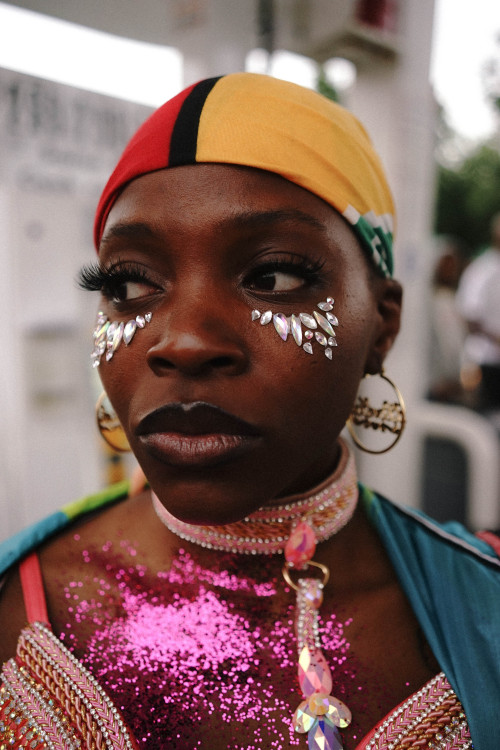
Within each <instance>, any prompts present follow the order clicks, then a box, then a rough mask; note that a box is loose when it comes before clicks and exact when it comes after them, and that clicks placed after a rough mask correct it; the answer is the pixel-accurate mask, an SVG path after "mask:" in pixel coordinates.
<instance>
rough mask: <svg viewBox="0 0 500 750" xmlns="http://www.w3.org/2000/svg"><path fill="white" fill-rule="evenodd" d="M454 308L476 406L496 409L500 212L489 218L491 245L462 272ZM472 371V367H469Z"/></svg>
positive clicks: (499, 401)
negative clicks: (463, 330)
mask: <svg viewBox="0 0 500 750" xmlns="http://www.w3.org/2000/svg"><path fill="white" fill-rule="evenodd" d="M457 309H458V311H459V312H460V314H461V315H462V317H463V319H464V321H465V322H466V325H467V331H468V333H467V337H466V340H465V344H464V350H463V359H464V361H463V367H464V368H465V370H469V371H470V370H471V368H476V370H477V373H478V374H477V380H478V381H479V386H478V395H477V403H476V406H477V408H478V410H479V411H482V412H495V411H498V410H500V213H499V214H496V215H495V216H494V217H493V219H492V221H491V245H490V247H488V248H487V249H486V250H485V251H484V252H483V253H481V255H479V256H478V257H477V258H475V259H474V260H473V261H472V262H471V263H470V264H469V265H468V266H467V268H466V269H465V271H464V272H463V274H462V277H461V280H460V283H459V286H458V291H457ZM472 371H473V370H472Z"/></svg>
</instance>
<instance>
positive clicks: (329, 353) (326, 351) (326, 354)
mask: <svg viewBox="0 0 500 750" xmlns="http://www.w3.org/2000/svg"><path fill="white" fill-rule="evenodd" d="M325 357H328V359H331V358H332V357H333V352H332V350H331V349H330V348H329V347H327V348H326V349H325Z"/></svg>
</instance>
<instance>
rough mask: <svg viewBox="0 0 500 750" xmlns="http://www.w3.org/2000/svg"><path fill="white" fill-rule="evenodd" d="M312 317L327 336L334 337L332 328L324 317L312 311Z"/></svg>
mask: <svg viewBox="0 0 500 750" xmlns="http://www.w3.org/2000/svg"><path fill="white" fill-rule="evenodd" d="M314 317H315V318H316V320H317V321H318V323H319V324H320V326H321V328H322V329H323V330H324V331H326V333H327V334H328V335H329V336H335V331H334V330H333V328H332V326H331V325H330V322H329V321H328V320H327V319H326V318H325V316H324V315H321V313H319V312H316V310H315V311H314Z"/></svg>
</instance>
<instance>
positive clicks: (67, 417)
mask: <svg viewBox="0 0 500 750" xmlns="http://www.w3.org/2000/svg"><path fill="white" fill-rule="evenodd" d="M237 70H251V71H254V72H265V73H269V74H271V75H274V76H277V77H280V78H286V79H289V80H293V81H296V82H298V83H301V84H303V85H306V86H310V87H312V88H316V89H317V90H319V91H321V92H322V93H324V94H326V95H327V96H330V97H332V98H334V99H336V100H339V101H340V102H341V103H342V104H344V105H345V106H347V107H348V108H349V109H351V110H352V111H353V112H354V113H355V114H357V115H358V116H359V117H360V118H361V120H362V121H363V122H364V124H365V125H366V127H367V129H368V130H369V132H370V134H371V136H372V138H373V140H374V142H375V145H376V147H377V149H378V151H379V153H380V154H381V156H382V159H383V161H384V163H385V166H386V169H387V171H388V174H389V178H390V182H391V185H392V187H393V190H394V193H395V197H396V203H397V209H398V229H397V243H396V276H397V277H398V278H399V279H400V280H401V282H402V283H403V285H404V287H405V308H404V320H403V329H402V332H401V335H400V338H399V340H398V343H397V346H396V348H395V350H394V352H393V353H392V354H391V356H390V359H389V361H388V362H387V366H386V371H387V374H388V375H390V377H391V378H393V379H394V380H395V381H396V383H397V384H398V386H399V387H400V389H401V390H402V392H403V394H404V397H405V400H406V403H407V409H408V415H407V419H408V426H407V429H406V432H405V435H404V437H403V438H402V440H401V441H399V442H398V445H397V446H396V447H395V448H394V450H392V451H391V452H390V453H389V454H386V455H384V456H367V455H366V454H359V456H358V459H359V466H360V476H361V479H362V480H363V481H365V482H367V483H368V484H370V485H372V486H373V487H375V488H376V489H378V490H379V491H381V492H382V493H384V494H386V495H388V496H390V497H391V498H392V499H394V500H395V501H397V502H400V503H403V504H409V505H412V506H416V507H421V508H423V509H424V510H426V511H427V512H429V513H430V514H431V515H433V516H434V517H437V518H439V519H440V520H447V519H449V518H457V519H459V520H461V521H463V522H464V523H466V524H467V525H468V526H469V527H471V528H473V529H479V528H490V529H498V528H499V527H500V481H499V434H500V400H499V399H498V391H499V390H500V387H499V386H500V349H499V348H500V270H499V264H500V261H499V260H498V258H500V222H497V225H498V226H497V228H496V230H495V226H494V225H495V221H494V218H495V217H496V216H497V214H500V130H499V127H500V119H499V118H500V5H499V4H498V0H476V2H474V3H473V4H471V3H470V2H468V0H141V2H140V3H139V2H137V0H85V2H83V3H82V2H81V1H80V0H64V1H63V0H26V1H25V2H24V1H19V2H0V166H1V169H0V239H1V241H0V254H1V269H2V272H1V273H0V317H1V319H2V320H3V321H4V332H3V336H2V338H3V340H4V346H3V349H2V355H1V356H2V366H1V368H0V377H1V379H2V380H1V389H0V394H1V395H0V398H1V404H0V406H1V412H0V413H1V417H2V418H1V421H0V539H2V538H5V537H7V536H9V535H10V534H12V533H14V532H15V531H17V530H19V529H20V528H21V527H23V526H25V525H26V524H28V523H31V522H32V521H35V520H37V519H39V518H41V517H43V516H44V515H46V514H47V513H50V512H51V511H53V510H55V509H57V508H58V507H60V506H61V505H63V504H65V503H67V502H69V501H71V500H73V499H75V498H78V497H80V496H82V495H85V494H87V493H91V492H93V491H95V490H97V489H99V488H100V487H103V486H105V485H106V484H108V483H109V482H111V481H115V480H118V479H120V478H122V477H124V476H128V475H129V474H130V472H131V471H133V468H134V466H133V463H132V462H131V459H130V458H127V457H125V458H124V457H122V456H118V455H115V454H112V453H111V452H110V451H108V449H107V448H106V446H105V444H104V443H103V442H102V441H101V439H100V438H99V436H98V434H97V430H96V428H95V416H94V404H95V401H96V399H97V397H98V395H99V393H100V386H99V380H98V377H97V374H96V371H95V370H93V369H92V368H91V366H90V357H89V355H90V351H91V349H92V346H91V331H92V329H93V324H94V319H95V312H96V300H95V298H94V297H92V296H91V295H88V294H87V295H85V294H84V293H83V292H80V291H79V289H78V288H77V285H76V282H75V278H76V275H77V272H78V270H79V268H80V266H81V265H82V264H83V263H85V262H88V261H89V260H92V259H93V258H94V251H93V247H92V239H91V231H92V219H93V212H94V209H95V205H96V203H97V200H98V197H99V194H100V192H101V189H102V187H103V185H104V183H105V181H106V179H107V177H108V175H109V173H110V171H111V169H112V167H113V166H114V163H115V161H116V159H117V158H118V156H119V154H120V153H121V151H122V149H123V147H124V145H125V143H126V141H127V140H128V138H129V137H130V135H131V134H132V133H133V132H134V130H135V129H136V128H137V126H138V125H139V124H140V123H141V122H142V121H143V120H144V119H145V118H146V117H147V115H148V114H149V112H150V111H151V108H152V107H155V106H157V105H159V104H161V103H162V102H163V101H165V100H166V99H168V98H169V97H170V96H172V95H174V94H175V93H177V92H178V91H179V90H181V89H182V88H183V87H184V86H186V85H188V84H190V83H192V82H194V81H196V80H198V79H200V78H204V77H207V76H213V75H220V74H223V73H228V72H232V71H237ZM492 222H493V224H492ZM492 227H493V228H492ZM497 235H498V236H497ZM476 258H479V259H480V260H481V263H482V271H481V269H480V270H479V272H477V271H474V270H471V269H472V264H473V262H474V261H475V259H476ZM485 259H486V260H485ZM486 261H487V262H488V263H489V264H490V265H489V266H487V267H486V265H485V264H486ZM474 268H475V266H474ZM485 268H486V270H485ZM478 273H479V275H481V273H482V274H483V277H484V276H485V277H486V286H488V284H489V288H488V289H487V290H486V291H485V287H480V288H478V282H477V275H478ZM469 277H475V278H472V280H471V278H469ZM466 279H467V280H468V282H467V283H468V284H469V286H472V287H473V289H472V291H470V290H469V289H467V288H465V287H466V284H465V281H466ZM474 283H475V286H474ZM478 289H479V290H478ZM457 290H458V291H457ZM474 294H475V297H474ZM486 302H488V305H489V307H488V308H487V309H486V311H485V310H483V308H484V306H485V305H486ZM495 306H496V307H495ZM479 307H481V311H479ZM481 316H482V317H481ZM471 335H472V337H475V342H476V343H475V344H474V341H472V342H471ZM481 341H482V344H483V348H482V349H481V346H480V342H481ZM478 342H479V348H478ZM485 347H486V348H487V349H488V351H487V354H486V355H485V354H484V349H485ZM488 347H489V348H488ZM486 386H487V387H488V388H487V391H485V387H486Z"/></svg>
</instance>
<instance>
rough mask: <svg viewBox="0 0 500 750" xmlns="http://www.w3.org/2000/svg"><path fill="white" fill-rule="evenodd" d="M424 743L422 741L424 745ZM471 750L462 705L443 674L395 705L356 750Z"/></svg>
mask: <svg viewBox="0 0 500 750" xmlns="http://www.w3.org/2000/svg"><path fill="white" fill-rule="evenodd" d="M424 741H425V742H424ZM416 747H425V748H426V750H427V749H428V750H471V749H472V741H471V737H470V734H469V729H468V725H467V719H466V717H465V713H464V710H463V708H462V704H461V703H460V701H459V700H458V698H457V696H456V695H455V693H454V691H453V689H452V687H451V685H450V683H449V682H448V680H447V679H446V677H445V675H444V673H443V672H440V673H439V674H438V675H436V677H434V679H432V680H430V681H429V682H428V683H427V684H426V685H424V687H423V688H422V689H421V690H419V691H418V692H417V693H414V694H413V695H412V696H411V697H410V698H408V700H406V701H404V703H402V704H401V705H400V706H398V707H397V708H396V709H394V711H392V712H391V713H390V715H389V716H388V717H387V718H386V719H385V720H384V721H382V722H381V723H380V724H379V725H378V726H377V727H376V728H375V730H374V731H373V732H371V733H370V735H369V737H368V740H367V742H366V744H363V743H362V744H361V745H359V747H358V750H410V748H416Z"/></svg>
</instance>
